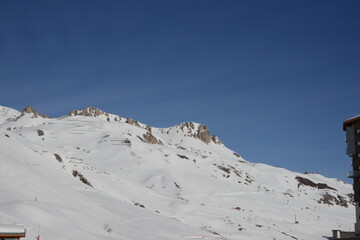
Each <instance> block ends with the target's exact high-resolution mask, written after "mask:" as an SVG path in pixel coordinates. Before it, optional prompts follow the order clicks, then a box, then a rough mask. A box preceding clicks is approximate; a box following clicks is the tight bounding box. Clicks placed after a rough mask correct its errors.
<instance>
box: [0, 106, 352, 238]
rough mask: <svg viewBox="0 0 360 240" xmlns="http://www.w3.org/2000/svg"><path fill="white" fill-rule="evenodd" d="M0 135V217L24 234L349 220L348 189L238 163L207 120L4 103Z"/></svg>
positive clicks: (211, 232)
mask: <svg viewBox="0 0 360 240" xmlns="http://www.w3.org/2000/svg"><path fill="white" fill-rule="evenodd" d="M36 115H37V117H35V116H36ZM14 119H15V120H14ZM0 141H1V144H0V175H1V178H0V192H1V198H0V216H2V219H3V223H11V224H13V223H14V222H16V223H23V224H25V225H26V226H27V233H28V235H29V236H32V235H36V234H37V231H38V230H37V229H38V226H39V225H40V229H41V234H43V235H45V236H46V237H47V238H48V239H74V238H77V239H88V240H97V239H108V240H118V239H132V240H150V239H159V240H169V239H174V240H175V239H199V238H210V239H212V238H220V239H230V238H231V239H248V240H252V239H253V240H262V239H264V240H265V239H299V240H300V239H312V240H316V239H319V240H320V239H323V236H327V235H330V231H331V229H349V230H351V228H352V223H353V221H354V220H353V219H352V217H353V211H354V205H353V202H352V200H351V199H352V191H353V190H352V187H351V185H349V184H345V183H344V182H342V181H340V180H337V179H330V178H326V177H324V176H321V175H319V174H315V173H297V172H292V171H289V170H286V169H283V168H278V167H272V166H269V165H265V164H255V163H251V162H248V161H245V160H244V159H243V158H242V157H241V156H240V155H238V154H237V153H235V152H233V151H232V150H230V149H228V148H227V147H226V146H225V145H224V144H223V143H222V142H221V141H220V140H219V139H218V138H217V137H216V136H214V135H211V134H210V131H209V130H208V128H207V127H206V126H205V125H203V124H198V123H193V122H186V123H181V124H179V125H176V126H173V127H168V128H155V127H151V126H149V125H147V124H143V123H141V122H139V121H137V120H133V119H131V118H124V117H120V116H117V115H113V114H109V113H105V112H103V111H102V110H100V109H97V108H94V107H88V108H85V109H83V110H73V111H71V112H70V113H69V114H68V115H67V116H64V117H60V118H54V119H49V118H44V117H42V116H39V115H38V114H37V111H36V110H34V109H33V108H32V107H26V108H25V109H24V110H23V111H22V112H19V111H16V110H14V109H10V108H6V107H0ZM230 236H231V237H230Z"/></svg>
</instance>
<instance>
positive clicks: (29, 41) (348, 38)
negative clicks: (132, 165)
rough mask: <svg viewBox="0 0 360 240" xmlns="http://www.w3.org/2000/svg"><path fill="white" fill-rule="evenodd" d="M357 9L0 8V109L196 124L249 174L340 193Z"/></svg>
mask: <svg viewBox="0 0 360 240" xmlns="http://www.w3.org/2000/svg"><path fill="white" fill-rule="evenodd" d="M359 12H360V1H351V0H348V1H332V0H327V1H285V0H284V1H267V0H264V1H240V0H239V1H211V0H206V1H205V0H203V1H202V0H197V1H190V0H185V1H171V0H166V1H148V0H146V1H133V0H132V1H115V0H114V1H111V0H108V1H100V0H99V1H92V0H86V1H66V0H62V1H36V0H35V1H10V0H4V1H0V83H1V87H0V105H3V106H7V107H11V108H15V109H18V110H21V109H22V108H23V107H24V106H25V105H32V106H34V107H35V108H36V109H38V111H39V112H40V113H46V114H48V115H52V116H55V117H58V116H61V115H64V114H66V113H68V112H70V111H71V110H72V109H75V108H77V109H81V108H84V107H87V106H96V107H98V108H101V109H102V110H104V111H107V112H110V113H113V114H117V115H120V116H124V117H132V118H134V119H137V120H139V121H141V122H144V123H148V124H150V125H153V126H157V127H168V126H172V125H175V124H178V123H180V122H185V121H194V122H200V123H204V124H206V125H207V126H208V127H209V129H210V131H211V133H212V134H215V135H217V136H219V137H220V139H222V140H223V142H224V143H225V144H226V145H227V146H228V147H229V148H231V149H233V150H234V151H237V152H238V153H239V154H240V155H242V156H243V157H244V158H245V159H247V160H249V161H252V162H262V163H267V164H271V165H275V166H280V167H284V168H288V169H290V170H295V171H299V172H304V171H312V172H319V173H321V174H323V175H325V176H328V177H336V178H340V179H342V180H345V181H348V182H350V180H348V179H346V174H347V170H349V169H350V158H348V157H347V156H346V155H345V143H344V132H343V131H342V129H341V126H342V122H343V121H344V120H345V119H347V118H349V117H352V116H353V115H358V114H360V109H359V89H360V44H359V43H360V14H359Z"/></svg>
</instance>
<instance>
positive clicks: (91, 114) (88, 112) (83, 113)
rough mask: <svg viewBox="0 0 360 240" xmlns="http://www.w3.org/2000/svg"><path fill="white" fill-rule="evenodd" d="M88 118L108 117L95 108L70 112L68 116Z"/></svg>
mask: <svg viewBox="0 0 360 240" xmlns="http://www.w3.org/2000/svg"><path fill="white" fill-rule="evenodd" d="M78 115H80V116H88V117H97V116H102V115H104V116H106V117H108V116H109V114H108V113H106V112H104V111H102V110H100V109H98V108H96V107H87V108H84V109H83V110H72V111H71V112H70V113H69V114H68V116H78Z"/></svg>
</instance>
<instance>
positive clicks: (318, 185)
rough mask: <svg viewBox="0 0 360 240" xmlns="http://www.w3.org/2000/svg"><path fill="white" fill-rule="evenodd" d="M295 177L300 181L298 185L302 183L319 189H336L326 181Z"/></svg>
mask: <svg viewBox="0 0 360 240" xmlns="http://www.w3.org/2000/svg"><path fill="white" fill-rule="evenodd" d="M295 179H296V180H297V181H298V182H299V184H298V187H300V186H301V185H304V186H309V187H313V188H317V189H329V190H335V191H336V189H335V188H332V187H330V186H328V185H327V184H325V183H314V182H313V181H311V180H309V179H307V178H303V177H299V176H296V177H295Z"/></svg>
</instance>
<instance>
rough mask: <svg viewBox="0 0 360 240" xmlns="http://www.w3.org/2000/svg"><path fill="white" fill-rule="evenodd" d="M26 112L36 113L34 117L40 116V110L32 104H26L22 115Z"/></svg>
mask: <svg viewBox="0 0 360 240" xmlns="http://www.w3.org/2000/svg"><path fill="white" fill-rule="evenodd" d="M26 113H32V114H34V116H33V117H34V118H37V117H38V116H39V114H38V111H37V110H35V109H34V108H33V107H31V106H29V105H28V106H26V107H25V108H24V109H23V110H22V112H21V116H24V115H25V114H26Z"/></svg>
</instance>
